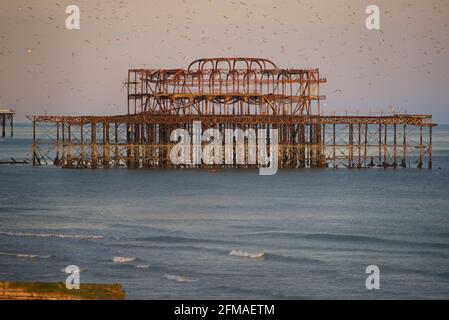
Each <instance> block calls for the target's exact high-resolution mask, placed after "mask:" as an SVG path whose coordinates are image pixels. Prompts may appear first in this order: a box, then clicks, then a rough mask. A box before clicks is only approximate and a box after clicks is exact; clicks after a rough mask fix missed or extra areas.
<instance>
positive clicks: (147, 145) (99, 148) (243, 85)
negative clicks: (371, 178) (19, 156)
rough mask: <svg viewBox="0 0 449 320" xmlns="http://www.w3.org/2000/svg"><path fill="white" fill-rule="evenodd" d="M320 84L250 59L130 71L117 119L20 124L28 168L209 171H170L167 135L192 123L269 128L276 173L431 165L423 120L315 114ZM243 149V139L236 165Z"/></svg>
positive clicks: (43, 119)
mask: <svg viewBox="0 0 449 320" xmlns="http://www.w3.org/2000/svg"><path fill="white" fill-rule="evenodd" d="M325 81H326V80H325V79H323V78H320V76H319V71H318V70H317V69H279V68H278V67H276V65H275V64H274V63H272V62H271V61H269V60H266V59H254V58H216V59H200V60H196V61H194V62H192V63H191V64H190V65H189V67H188V68H187V69H171V70H144V69H132V70H129V72H128V82H127V86H128V114H126V115H117V116H33V117H30V119H31V120H32V121H33V164H35V165H39V164H48V163H53V164H55V165H59V166H63V167H67V168H100V167H103V168H110V167H128V168H154V167H156V168H170V167H209V166H210V165H205V164H195V165H192V164H190V165H174V164H173V163H172V162H171V161H170V157H169V155H170V151H171V149H172V148H173V145H174V144H175V142H174V141H171V140H170V133H171V132H172V131H173V130H175V129H179V128H183V129H186V130H187V131H189V132H190V133H192V131H193V128H192V124H193V122H194V121H200V122H201V126H202V129H203V130H205V129H208V128H217V129H219V130H220V131H223V130H225V129H233V130H235V129H243V130H247V129H249V128H253V129H264V128H269V129H278V131H279V147H278V165H279V166H280V167H281V168H306V167H329V166H331V167H335V168H337V167H347V168H365V167H384V168H387V167H393V168H396V167H399V166H401V167H418V168H423V167H428V168H431V167H432V128H433V127H434V126H435V124H433V123H432V117H431V116H430V115H407V114H392V115H386V116H384V115H383V116H335V115H334V116H325V115H322V114H321V110H320V101H321V100H322V99H324V98H325V97H324V96H322V95H320V84H321V83H324V82H325ZM203 143H204V144H206V143H207V142H203ZM249 147H250V146H249V145H248V141H246V143H245V145H244V149H245V151H244V152H245V155H246V157H247V156H248V150H249ZM426 160H427V161H426ZM223 163H224V162H223ZM215 166H220V167H255V166H256V165H253V164H249V163H247V164H219V165H215Z"/></svg>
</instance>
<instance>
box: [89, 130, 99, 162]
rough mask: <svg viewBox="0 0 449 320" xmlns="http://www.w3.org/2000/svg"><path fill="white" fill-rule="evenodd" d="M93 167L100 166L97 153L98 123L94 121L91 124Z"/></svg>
mask: <svg viewBox="0 0 449 320" xmlns="http://www.w3.org/2000/svg"><path fill="white" fill-rule="evenodd" d="M91 136H92V137H91V142H90V143H91V164H90V166H91V168H92V169H95V168H97V166H98V155H97V124H96V123H95V122H94V123H92V124H91Z"/></svg>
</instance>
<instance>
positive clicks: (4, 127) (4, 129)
mask: <svg viewBox="0 0 449 320" xmlns="http://www.w3.org/2000/svg"><path fill="white" fill-rule="evenodd" d="M1 121H2V137H5V135H6V114H3V115H2V119H1Z"/></svg>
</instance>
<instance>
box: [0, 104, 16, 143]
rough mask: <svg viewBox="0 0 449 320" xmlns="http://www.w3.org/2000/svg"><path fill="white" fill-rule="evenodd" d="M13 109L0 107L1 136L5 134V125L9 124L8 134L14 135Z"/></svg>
mask: <svg viewBox="0 0 449 320" xmlns="http://www.w3.org/2000/svg"><path fill="white" fill-rule="evenodd" d="M14 115H15V112H14V110H11V109H2V108H0V126H1V131H2V133H1V136H2V137H5V136H6V127H7V125H8V124H9V126H10V135H11V137H13V136H14Z"/></svg>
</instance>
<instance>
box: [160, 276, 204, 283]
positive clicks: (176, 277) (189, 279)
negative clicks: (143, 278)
mask: <svg viewBox="0 0 449 320" xmlns="http://www.w3.org/2000/svg"><path fill="white" fill-rule="evenodd" d="M164 278H165V279H168V280H176V281H178V282H197V281H198V279H197V278H191V277H184V276H178V275H173V274H164Z"/></svg>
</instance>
